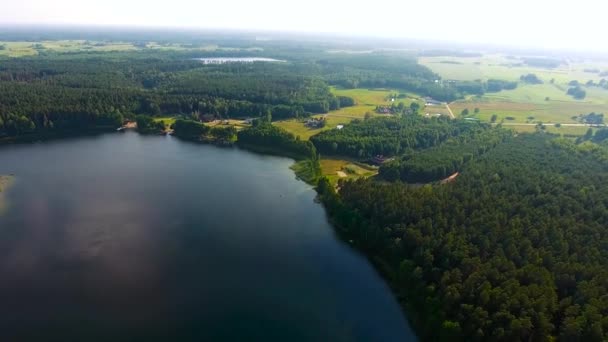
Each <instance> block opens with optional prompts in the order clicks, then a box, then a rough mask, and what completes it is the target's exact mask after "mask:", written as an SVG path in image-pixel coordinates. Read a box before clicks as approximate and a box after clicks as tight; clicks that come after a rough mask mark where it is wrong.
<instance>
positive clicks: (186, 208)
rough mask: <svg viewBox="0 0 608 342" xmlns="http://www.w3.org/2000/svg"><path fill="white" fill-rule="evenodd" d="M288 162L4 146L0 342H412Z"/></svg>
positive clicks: (134, 139)
mask: <svg viewBox="0 0 608 342" xmlns="http://www.w3.org/2000/svg"><path fill="white" fill-rule="evenodd" d="M291 163H292V161H291V160H289V159H284V158H277V157H269V156H261V155H256V154H252V153H249V152H245V151H241V150H238V149H222V148H216V147H212V146H206V145H198V144H191V143H187V142H182V141H179V140H177V139H175V138H171V137H160V136H140V135H137V134H136V133H125V134H119V133H116V134H108V135H102V136H97V137H87V138H77V139H70V140H63V141H55V142H45V143H38V144H29V145H14V146H4V147H0V174H8V173H13V174H15V175H16V176H17V180H16V183H15V185H14V186H13V187H12V188H11V189H10V190H9V192H8V194H7V195H8V196H7V197H8V202H9V208H8V211H7V212H6V213H5V214H4V216H2V217H0V340H2V341H8V340H11V341H14V340H36V341H42V340H44V341H55V340H61V341H73V340H80V341H91V340H105V341H123V340H126V341H132V340H138V341H139V340H141V341H150V340H166V341H176V340H180V341H189V340H196V341H201V340H213V341H218V340H222V341H223V340H228V341H244V340H262V341H312V340H317V341H398V340H399V341H408V340H414V339H415V338H414V337H413V335H412V333H411V331H410V328H409V327H408V325H407V322H406V321H405V319H404V317H403V315H402V313H401V312H400V309H399V307H398V305H397V303H396V301H395V299H394V297H393V296H392V294H391V293H390V291H389V289H388V288H387V286H386V285H385V283H384V282H383V281H382V279H381V278H380V277H379V276H378V275H377V274H376V272H375V271H374V270H373V268H372V267H371V266H370V264H369V263H368V262H367V261H366V259H365V258H364V257H362V256H361V255H359V254H358V253H356V252H355V251H353V250H351V249H350V248H349V247H348V246H347V245H345V244H343V243H342V242H340V241H339V240H338V239H337V238H336V237H335V236H334V233H333V231H332V228H331V227H330V225H329V224H328V222H327V219H326V216H325V213H324V210H323V208H322V207H321V206H320V205H319V204H316V203H314V201H313V199H314V196H315V193H314V191H313V190H312V189H311V187H310V186H308V185H306V184H304V183H303V182H300V181H297V180H296V179H295V177H294V174H293V173H292V171H291V170H289V166H290V164H291Z"/></svg>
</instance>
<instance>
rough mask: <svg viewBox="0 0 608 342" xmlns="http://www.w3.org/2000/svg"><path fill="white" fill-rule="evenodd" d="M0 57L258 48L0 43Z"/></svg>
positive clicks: (254, 49)
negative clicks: (44, 52)
mask: <svg viewBox="0 0 608 342" xmlns="http://www.w3.org/2000/svg"><path fill="white" fill-rule="evenodd" d="M0 47H3V48H0V56H7V57H24V56H35V55H38V53H39V51H50V52H57V53H65V52H77V51H96V52H109V51H133V50H142V49H155V50H178V51H179V50H198V51H217V50H221V51H234V50H247V51H257V50H260V48H256V47H251V48H246V49H239V48H232V47H220V46H218V45H201V46H190V45H183V44H174V43H171V44H159V43H157V42H148V43H146V45H145V46H136V45H134V44H133V43H130V42H120V41H87V40H53V41H39V42H8V41H0Z"/></svg>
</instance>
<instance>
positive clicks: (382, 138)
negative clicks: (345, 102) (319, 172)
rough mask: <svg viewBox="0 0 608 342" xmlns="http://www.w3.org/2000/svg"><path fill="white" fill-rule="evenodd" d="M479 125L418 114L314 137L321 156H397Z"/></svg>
mask: <svg viewBox="0 0 608 342" xmlns="http://www.w3.org/2000/svg"><path fill="white" fill-rule="evenodd" d="M477 125H478V124H477V123H473V122H467V121H464V120H455V121H454V120H450V119H449V118H447V117H439V118H425V117H422V116H420V115H417V114H413V115H410V114H405V115H403V116H401V117H390V118H370V119H368V120H353V122H352V123H351V124H349V125H346V126H345V127H344V128H343V129H341V130H329V131H325V132H321V133H319V134H317V135H314V136H312V137H311V139H310V141H312V143H313V144H314V145H315V147H316V148H317V150H319V152H320V153H322V154H329V155H332V154H333V155H345V156H350V157H353V158H368V157H372V156H375V155H384V156H395V155H400V154H404V153H406V152H408V151H411V150H413V149H422V148H428V147H432V146H436V145H438V144H440V143H442V142H444V141H445V140H447V139H448V138H450V137H453V136H457V135H459V134H462V133H464V132H467V131H469V130H471V129H474V128H475V127H477Z"/></svg>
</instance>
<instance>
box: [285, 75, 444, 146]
mask: <svg viewBox="0 0 608 342" xmlns="http://www.w3.org/2000/svg"><path fill="white" fill-rule="evenodd" d="M331 90H332V93H334V95H336V96H348V97H351V98H353V99H354V100H355V105H354V106H352V107H344V108H341V109H338V110H334V111H331V112H329V113H328V114H322V115H315V116H314V117H315V118H318V117H325V120H326V125H325V127H323V128H317V129H312V128H308V127H306V126H304V121H303V120H298V119H290V120H283V121H277V122H275V123H274V124H275V125H277V126H279V127H281V128H283V129H285V130H287V131H288V132H291V133H293V134H294V135H296V136H299V137H300V138H301V139H305V140H307V139H308V138H310V137H311V136H313V135H315V134H317V133H319V132H322V131H324V130H328V129H332V128H335V127H336V126H337V125H343V124H348V123H349V122H351V121H352V120H353V119H363V118H364V117H365V114H366V113H370V114H371V115H372V116H382V115H384V114H377V113H376V112H375V109H376V106H383V105H390V104H391V98H390V96H391V94H396V93H401V92H398V91H394V90H389V89H361V88H357V89H337V88H335V87H332V88H331ZM403 95H404V96H405V97H403V98H398V99H395V103H399V102H403V103H404V104H405V105H406V106H409V105H410V104H411V103H412V102H413V101H417V102H419V103H420V104H422V102H421V101H420V100H418V99H417V97H416V96H415V95H413V94H403ZM437 110H438V113H442V112H443V111H445V109H443V107H438V108H437ZM434 112H435V111H434V110H433V113H434ZM446 114H447V113H446Z"/></svg>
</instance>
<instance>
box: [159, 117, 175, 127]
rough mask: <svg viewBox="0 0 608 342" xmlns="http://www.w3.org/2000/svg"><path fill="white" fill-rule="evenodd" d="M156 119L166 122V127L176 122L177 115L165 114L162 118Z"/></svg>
mask: <svg viewBox="0 0 608 342" xmlns="http://www.w3.org/2000/svg"><path fill="white" fill-rule="evenodd" d="M154 121H156V122H159V121H162V122H163V123H164V124H165V127H171V126H172V125H173V124H174V123H175V117H173V116H163V117H160V118H154Z"/></svg>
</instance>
